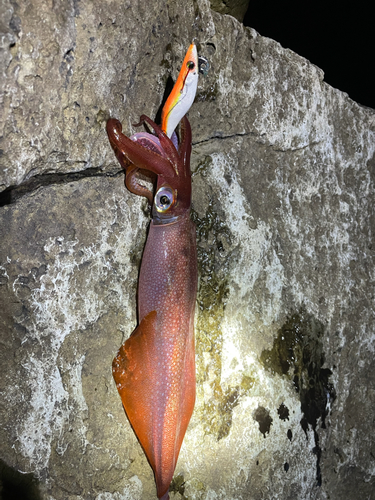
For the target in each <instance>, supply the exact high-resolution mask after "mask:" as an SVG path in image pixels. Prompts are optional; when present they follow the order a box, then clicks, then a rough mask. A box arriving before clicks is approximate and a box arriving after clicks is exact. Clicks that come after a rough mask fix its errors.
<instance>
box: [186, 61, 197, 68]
mask: <svg viewBox="0 0 375 500" xmlns="http://www.w3.org/2000/svg"><path fill="white" fill-rule="evenodd" d="M186 67H187V69H188V70H191V69H194V68H195V64H194V62H193V61H188V62H187V63H186Z"/></svg>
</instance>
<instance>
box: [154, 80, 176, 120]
mask: <svg viewBox="0 0 375 500" xmlns="http://www.w3.org/2000/svg"><path fill="white" fill-rule="evenodd" d="M173 85H174V81H173V79H172V77H171V76H169V77H168V80H167V83H166V84H165V90H164V94H163V100H162V101H161V104H160V106H159V109H158V111H157V113H156V116H155V120H154V121H155V123H156V124H158V125H159V124H160V123H161V112H162V109H163V107H164V104H165V101H166V100H167V99H168V97H169V94H170V93H171V92H172V89H173Z"/></svg>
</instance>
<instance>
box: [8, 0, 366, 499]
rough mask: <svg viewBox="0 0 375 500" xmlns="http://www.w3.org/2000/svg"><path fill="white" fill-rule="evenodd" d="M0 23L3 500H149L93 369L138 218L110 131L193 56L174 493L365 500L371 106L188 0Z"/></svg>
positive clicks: (125, 284) (52, 12)
mask: <svg viewBox="0 0 375 500" xmlns="http://www.w3.org/2000/svg"><path fill="white" fill-rule="evenodd" d="M1 10H2V16H1V26H0V27H1V31H2V33H3V35H2V38H1V40H2V52H1V86H2V92H3V104H2V117H1V135H2V145H1V150H2V156H1V161H2V168H1V181H0V185H1V189H2V194H1V201H2V207H1V209H0V218H1V222H0V232H1V235H0V241H1V249H0V294H1V314H0V324H1V350H0V356H1V360H0V370H1V376H0V383H1V391H2V396H1V400H0V412H1V415H0V423H1V425H0V433H1V434H0V443H1V447H0V458H1V463H0V477H1V486H0V491H1V488H2V492H3V496H4V498H8V497H9V492H16V495H18V497H17V498H23V499H26V500H27V499H31V498H33V499H35V498H37V499H43V500H44V499H48V500H67V499H68V500H91V499H92V500H94V499H95V500H141V499H142V500H151V499H155V498H156V495H155V485H154V480H153V476H152V471H151V468H150V467H149V465H148V463H147V461H146V458H145V456H144V454H143V452H142V450H141V448H140V445H139V443H138V441H137V439H136V437H135V435H134V433H133V431H132V429H131V427H130V425H129V423H128V421H127V419H126V417H125V414H124V411H123V409H122V406H121V401H120V398H119V396H118V394H117V390H116V387H115V384H114V382H113V380H112V375H111V362H112V359H113V357H114V355H115V353H116V351H117V349H118V347H119V346H120V344H121V343H122V341H123V340H124V339H126V338H127V337H128V336H129V335H130V333H131V332H132V330H133V329H134V327H135V326H136V287H137V276H138V270H139V265H140V259H141V255H142V249H143V245H144V242H145V238H146V231H147V224H148V221H149V214H148V209H147V204H146V202H145V200H142V199H140V198H139V197H136V196H134V195H132V194H130V193H129V192H128V191H126V189H125V188H124V185H123V174H122V173H121V172H120V168H119V165H118V164H117V163H116V161H115V157H114V154H113V152H112V151H111V149H110V146H109V143H108V140H107V137H106V133H105V122H106V119H107V117H109V116H114V117H116V118H119V119H120V120H121V121H122V123H123V124H124V130H125V133H127V134H130V133H132V132H133V131H134V130H135V129H134V128H133V127H132V125H131V124H132V123H135V122H137V120H138V118H139V115H140V114H142V113H145V114H147V115H149V116H150V117H152V118H154V117H155V116H156V114H157V111H158V109H159V108H160V105H161V102H162V98H163V94H164V91H165V89H166V88H168V85H169V83H168V82H169V81H170V80H169V78H170V77H172V78H175V77H176V75H177V72H178V70H179V65H180V64H181V61H182V58H183V55H184V53H185V50H186V47H187V46H188V44H189V43H190V41H191V40H192V39H195V40H196V41H197V43H198V44H199V50H200V53H201V54H202V55H204V56H206V57H207V58H208V59H209V60H210V63H211V69H210V72H209V74H208V75H207V77H205V78H201V79H200V83H199V90H198V96H197V100H196V103H195V104H194V106H193V108H192V110H191V112H190V115H189V116H190V120H191V125H192V130H193V140H194V144H193V154H192V170H193V171H194V177H193V190H194V196H193V197H194V199H193V202H194V206H193V208H194V210H193V214H192V217H193V219H194V221H195V222H196V226H197V234H198V251H199V272H200V283H199V294H198V303H197V314H196V352H197V355H196V361H197V402H196V408H195V412H194V415H193V418H192V420H191V424H190V426H189V429H188V432H187V434H186V437H185V440H184V443H183V446H182V450H181V454H180V458H179V461H178V465H177V469H176V474H175V479H174V481H173V483H172V486H171V493H170V496H171V499H172V500H177V499H185V500H186V499H189V500H198V499H199V500H223V499H226V500H228V499H230V500H261V499H262V500H265V499H267V500H268V499H269V500H271V499H272V500H275V499H279V500H287V499H290V500H292V499H293V500H296V499H300V500H306V499H314V500H315V499H319V500H323V499H331V500H342V499H343V498H345V499H347V500H354V499H358V498H363V499H368V498H373V497H372V495H373V494H374V488H375V484H374V482H375V479H374V475H375V444H374V432H373V431H374V405H375V382H374V370H373V357H374V339H375V331H374V282H375V276H374V248H373V234H374V230H375V219H374V208H373V207H374V204H373V200H374V182H375V159H374V151H375V140H374V139H375V137H374V135H375V133H374V131H375V112H374V110H371V109H366V108H364V107H361V106H359V105H357V104H356V103H355V102H353V101H351V100H350V99H349V98H348V96H347V95H346V94H344V93H342V92H340V91H338V90H336V89H333V88H331V87H330V86H329V85H327V84H326V83H325V82H324V80H323V77H324V75H323V73H322V71H321V70H319V69H318V68H317V67H315V66H314V65H312V64H311V63H310V62H309V61H307V60H305V59H304V58H302V57H300V56H298V55H297V54H295V53H293V52H291V51H290V50H287V49H284V48H282V47H281V46H280V45H279V44H278V43H277V42H275V41H273V40H270V39H267V38H263V37H262V36H260V35H259V34H258V33H256V32H255V31H254V30H252V29H249V28H244V26H243V25H241V24H240V23H239V22H238V21H236V20H235V19H234V18H233V17H231V16H226V15H221V14H218V13H215V12H214V11H212V10H210V4H209V2H208V1H206V0H192V1H189V0H188V1H186V0H185V1H184V2H182V1H180V0H172V1H169V2H163V1H155V2H143V1H140V0H139V1H134V0H121V1H119V0H111V1H108V2H103V1H98V0H93V1H90V2H89V1H87V0H82V1H74V2H73V1H67V0H65V1H62V2H46V1H44V0H31V1H30V2H18V3H16V2H13V1H12V2H10V1H9V2H8V1H7V0H2V3H1ZM7 494H8V497H6V495H7Z"/></svg>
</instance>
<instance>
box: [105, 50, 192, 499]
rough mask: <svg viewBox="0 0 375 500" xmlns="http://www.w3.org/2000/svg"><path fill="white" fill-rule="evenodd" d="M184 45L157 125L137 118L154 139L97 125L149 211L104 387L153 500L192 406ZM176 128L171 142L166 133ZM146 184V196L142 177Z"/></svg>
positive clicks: (188, 65) (188, 66) (164, 487)
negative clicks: (134, 304) (117, 407)
mask: <svg viewBox="0 0 375 500" xmlns="http://www.w3.org/2000/svg"><path fill="white" fill-rule="evenodd" d="M198 64H199V62H198V55H197V49H196V46H195V45H194V44H192V45H191V46H190V47H189V49H188V51H187V54H186V56H185V59H184V62H183V65H182V68H181V71H180V73H179V76H178V79H177V81H176V84H175V86H174V87H173V90H172V92H171V94H170V96H169V98H168V99H167V101H166V103H165V106H164V108H163V110H162V124H161V126H158V125H156V123H154V122H153V121H152V120H151V119H150V118H148V117H147V116H145V115H142V116H141V118H140V123H139V124H138V125H141V124H147V125H148V126H149V127H151V128H152V129H153V130H154V134H151V133H148V132H138V133H136V134H134V135H133V136H131V137H127V136H125V135H124V134H123V133H122V127H121V123H120V122H119V121H118V120H116V119H114V118H111V119H109V120H108V122H107V133H108V138H109V141H110V144H111V146H112V148H113V150H114V152H115V154H116V157H117V159H118V161H119V162H120V164H121V165H122V167H123V168H124V169H125V184H126V187H127V188H128V189H129V191H131V192H132V193H134V194H136V195H139V196H145V197H146V198H147V199H148V200H149V202H150V204H152V220H151V223H150V228H149V233H148V238H147V242H146V246H145V249H144V253H143V257H142V263H141V269H140V274H139V283H138V326H137V328H136V329H135V330H134V331H133V333H132V334H131V336H130V337H129V338H128V339H127V340H126V341H125V342H124V344H123V345H122V346H121V347H120V349H119V351H118V353H117V355H116V357H115V358H114V360H113V365H112V369H113V377H114V380H115V382H116V386H117V389H118V392H119V394H120V396H121V400H122V404H123V407H124V409H125V412H126V415H127V417H128V419H129V421H130V424H131V426H132V428H133V430H134V432H135V434H136V436H137V438H138V440H139V442H140V444H141V446H142V448H143V450H144V452H145V454H146V457H147V459H148V461H149V463H150V465H151V467H152V469H153V471H154V476H155V482H156V488H157V496H158V498H159V499H161V500H168V499H169V495H168V489H169V486H170V483H171V481H172V478H173V473H174V470H175V467H176V462H177V459H178V455H179V452H180V448H181V445H182V441H183V438H184V435H185V432H186V429H187V427H188V424H189V421H190V418H191V415H192V413H193V409H194V404H195V341H194V310H195V302H196V295H197V251H196V234H195V233H196V231H195V226H194V224H193V222H192V221H191V220H190V205H191V172H190V155H191V143H192V135H191V128H190V124H189V121H188V119H187V117H186V113H187V111H188V110H189V108H190V106H191V105H192V103H193V101H194V98H195V94H196V90H197V83H198V73H199V66H198ZM179 122H181V125H180V140H178V137H177V134H176V132H175V128H176V126H177V125H178V123H179ZM144 174H146V175H148V176H151V179H152V180H153V179H155V178H156V188H155V194H154V192H153V191H151V190H150V189H148V187H147V186H145V185H144V184H142V181H141V179H142V176H143V175H144Z"/></svg>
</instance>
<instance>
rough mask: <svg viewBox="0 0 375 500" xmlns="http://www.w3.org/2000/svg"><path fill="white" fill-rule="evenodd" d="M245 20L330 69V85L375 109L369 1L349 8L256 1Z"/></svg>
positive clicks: (327, 77)
mask: <svg viewBox="0 0 375 500" xmlns="http://www.w3.org/2000/svg"><path fill="white" fill-rule="evenodd" d="M332 6H333V4H332V5H331V7H332ZM243 24H244V25H245V26H250V27H252V28H254V29H255V30H256V31H258V32H259V33H260V34H261V35H262V36H265V37H269V38H272V39H273V40H276V41H277V42H279V43H280V44H281V45H282V46H283V47H285V48H289V49H291V50H293V51H294V52H296V53H297V54H299V55H300V56H303V57H305V58H306V59H308V60H309V61H311V62H312V63H313V64H315V65H316V66H318V67H319V68H321V69H322V70H323V71H324V73H325V76H324V80H325V81H326V82H327V83H329V85H331V86H333V87H335V88H337V89H340V90H342V91H344V92H347V93H348V94H349V96H350V97H351V99H353V100H355V101H357V102H359V103H360V104H362V105H365V106H369V107H371V108H375V93H374V91H373V87H374V85H373V81H374V80H373V77H372V71H373V65H372V64H371V63H370V61H371V60H372V57H373V50H374V42H373V16H372V15H371V4H370V3H369V2H367V3H365V2H359V3H358V2H356V3H355V4H350V5H349V4H348V5H347V6H346V7H344V6H343V8H328V6H327V4H326V3H325V2H323V1H318V2H301V1H299V0H290V1H289V2H250V5H249V7H248V10H247V12H246V14H245V17H244V20H243ZM349 33H350V35H349Z"/></svg>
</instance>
